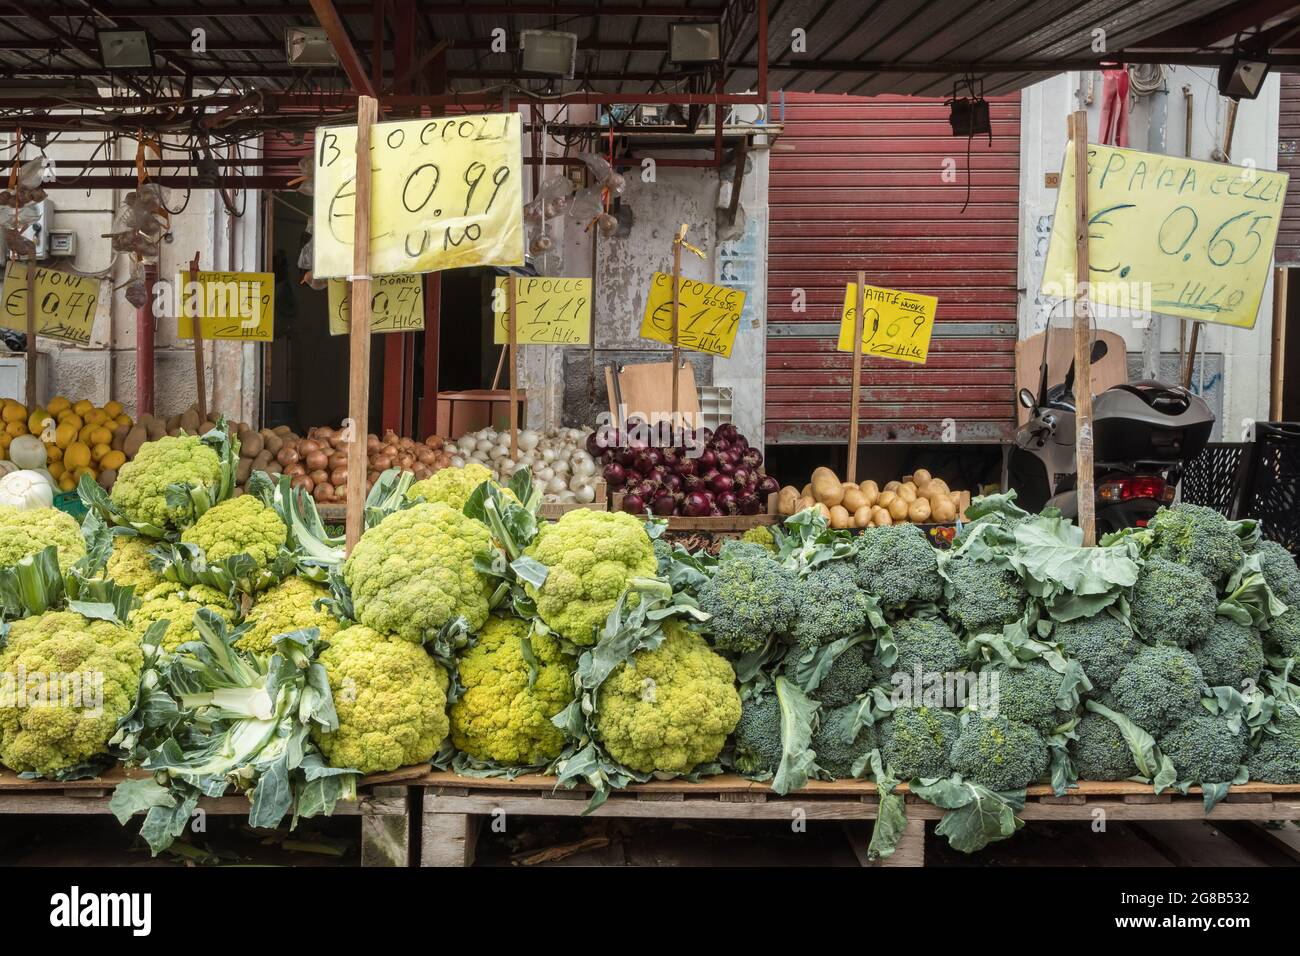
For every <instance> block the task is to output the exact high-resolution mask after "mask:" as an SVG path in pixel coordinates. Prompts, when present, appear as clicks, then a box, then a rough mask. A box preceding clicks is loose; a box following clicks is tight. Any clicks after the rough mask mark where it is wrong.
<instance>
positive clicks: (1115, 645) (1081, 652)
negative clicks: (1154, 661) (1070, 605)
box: [1052, 611, 1142, 696]
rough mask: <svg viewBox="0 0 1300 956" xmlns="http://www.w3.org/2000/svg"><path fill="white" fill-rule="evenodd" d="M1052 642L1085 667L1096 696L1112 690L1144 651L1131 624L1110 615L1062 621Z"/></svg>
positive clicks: (1057, 626)
mask: <svg viewBox="0 0 1300 956" xmlns="http://www.w3.org/2000/svg"><path fill="white" fill-rule="evenodd" d="M1052 639H1053V640H1055V641H1056V642H1057V643H1059V644H1060V645H1061V646H1062V647H1063V648H1064V649H1065V653H1066V654H1067V655H1068V656H1070V657H1072V658H1074V659H1075V660H1076V661H1078V662H1079V664H1080V666H1081V667H1083V672H1084V673H1085V674H1087V675H1088V680H1089V681H1091V682H1092V695H1093V696H1097V695H1100V694H1103V693H1105V692H1106V691H1108V690H1110V688H1111V686H1112V685H1113V684H1114V683H1115V681H1116V680H1117V679H1118V678H1119V674H1120V671H1122V670H1123V669H1124V665H1125V664H1127V663H1128V662H1129V661H1131V660H1132V659H1133V655H1135V654H1136V653H1137V652H1138V650H1139V649H1140V648H1141V647H1142V643H1141V642H1140V641H1139V640H1138V639H1137V635H1135V634H1134V633H1133V628H1132V627H1130V626H1129V624H1128V622H1127V621H1124V620H1122V619H1120V618H1117V617H1115V616H1114V615H1112V614H1109V613H1107V612H1106V611H1101V612H1100V613H1098V614H1094V615H1092V616H1091V617H1081V618H1077V619H1075V620H1073V621H1058V622H1057V623H1056V624H1055V625H1054V626H1053V628H1052Z"/></svg>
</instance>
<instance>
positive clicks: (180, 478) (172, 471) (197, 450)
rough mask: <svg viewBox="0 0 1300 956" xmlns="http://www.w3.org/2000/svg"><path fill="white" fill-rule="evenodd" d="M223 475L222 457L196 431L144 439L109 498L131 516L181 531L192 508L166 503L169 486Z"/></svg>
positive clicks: (204, 482)
mask: <svg viewBox="0 0 1300 956" xmlns="http://www.w3.org/2000/svg"><path fill="white" fill-rule="evenodd" d="M220 477H221V459H220V458H219V457H218V456H217V453H216V452H215V451H213V450H212V449H211V448H209V447H208V446H207V445H205V444H203V442H202V440H201V439H199V438H198V436H196V435H181V436H177V437H174V438H172V437H168V438H160V439H158V440H157V441H151V442H145V443H144V444H143V445H141V446H140V451H139V452H137V453H136V456H135V457H134V458H132V459H131V460H130V461H128V462H127V463H126V464H124V465H123V466H122V469H121V470H120V471H119V472H118V474H117V481H115V482H114V483H113V490H112V491H111V492H110V493H109V500H110V501H112V502H113V505H114V506H115V507H116V508H118V510H120V511H121V512H122V513H123V514H125V515H126V516H127V518H128V519H130V520H131V521H134V522H138V523H144V524H152V525H156V526H157V527H159V528H162V529H163V530H165V531H166V530H170V531H179V530H180V529H181V528H183V527H185V526H186V525H188V524H190V522H191V519H192V517H193V511H192V508H191V507H190V506H189V505H188V504H187V505H185V506H183V507H171V506H169V505H168V504H167V498H166V492H167V486H168V485H170V484H173V483H175V482H180V483H182V484H197V485H210V484H212V483H213V482H215V481H217V479H218V478H220Z"/></svg>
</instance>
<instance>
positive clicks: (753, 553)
mask: <svg viewBox="0 0 1300 956" xmlns="http://www.w3.org/2000/svg"><path fill="white" fill-rule="evenodd" d="M742 558H748V559H750V560H754V559H756V558H766V559H767V560H768V561H771V560H772V552H771V551H769V550H768V549H767V548H765V547H763V546H762V545H761V544H755V543H754V542H752V541H741V540H739V539H737V540H734V541H724V542H723V543H722V547H721V548H719V549H718V560H719V561H737V560H740V559H742Z"/></svg>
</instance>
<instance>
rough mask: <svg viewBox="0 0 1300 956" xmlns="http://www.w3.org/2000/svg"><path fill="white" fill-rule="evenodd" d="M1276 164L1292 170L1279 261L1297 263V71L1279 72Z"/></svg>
mask: <svg viewBox="0 0 1300 956" xmlns="http://www.w3.org/2000/svg"><path fill="white" fill-rule="evenodd" d="M1277 168H1278V170H1279V171H1281V172H1284V173H1290V174H1291V181H1290V182H1289V183H1287V187H1286V203H1285V204H1284V205H1283V206H1282V222H1281V225H1280V226H1279V228H1278V233H1277V251H1276V252H1275V255H1276V257H1277V262H1278V265H1288V266H1294V265H1300V75H1296V74H1294V73H1283V74H1282V103H1281V106H1280V108H1279V110H1278V119H1277Z"/></svg>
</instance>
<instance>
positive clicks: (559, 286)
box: [492, 276, 591, 345]
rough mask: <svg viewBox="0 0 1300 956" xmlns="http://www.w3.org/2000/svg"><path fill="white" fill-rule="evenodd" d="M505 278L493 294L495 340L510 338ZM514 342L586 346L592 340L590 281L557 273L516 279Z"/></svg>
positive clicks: (499, 282)
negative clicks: (568, 277)
mask: <svg viewBox="0 0 1300 956" xmlns="http://www.w3.org/2000/svg"><path fill="white" fill-rule="evenodd" d="M508 302H509V299H508V298H507V295H506V277H505V276H499V277H498V278H497V282H496V289H495V290H494V292H493V295H492V318H493V319H494V320H495V321H494V325H495V332H494V333H493V338H492V341H493V342H495V343H496V344H497V345H505V344H506V343H508V342H509V341H510V330H509V329H508V328H507V324H508V323H507V309H506V305H507V303H508ZM515 341H516V342H518V343H519V344H520V345H586V344H587V343H588V342H590V341H591V280H590V279H566V278H563V277H559V276H555V277H550V276H517V277H516V278H515Z"/></svg>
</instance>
